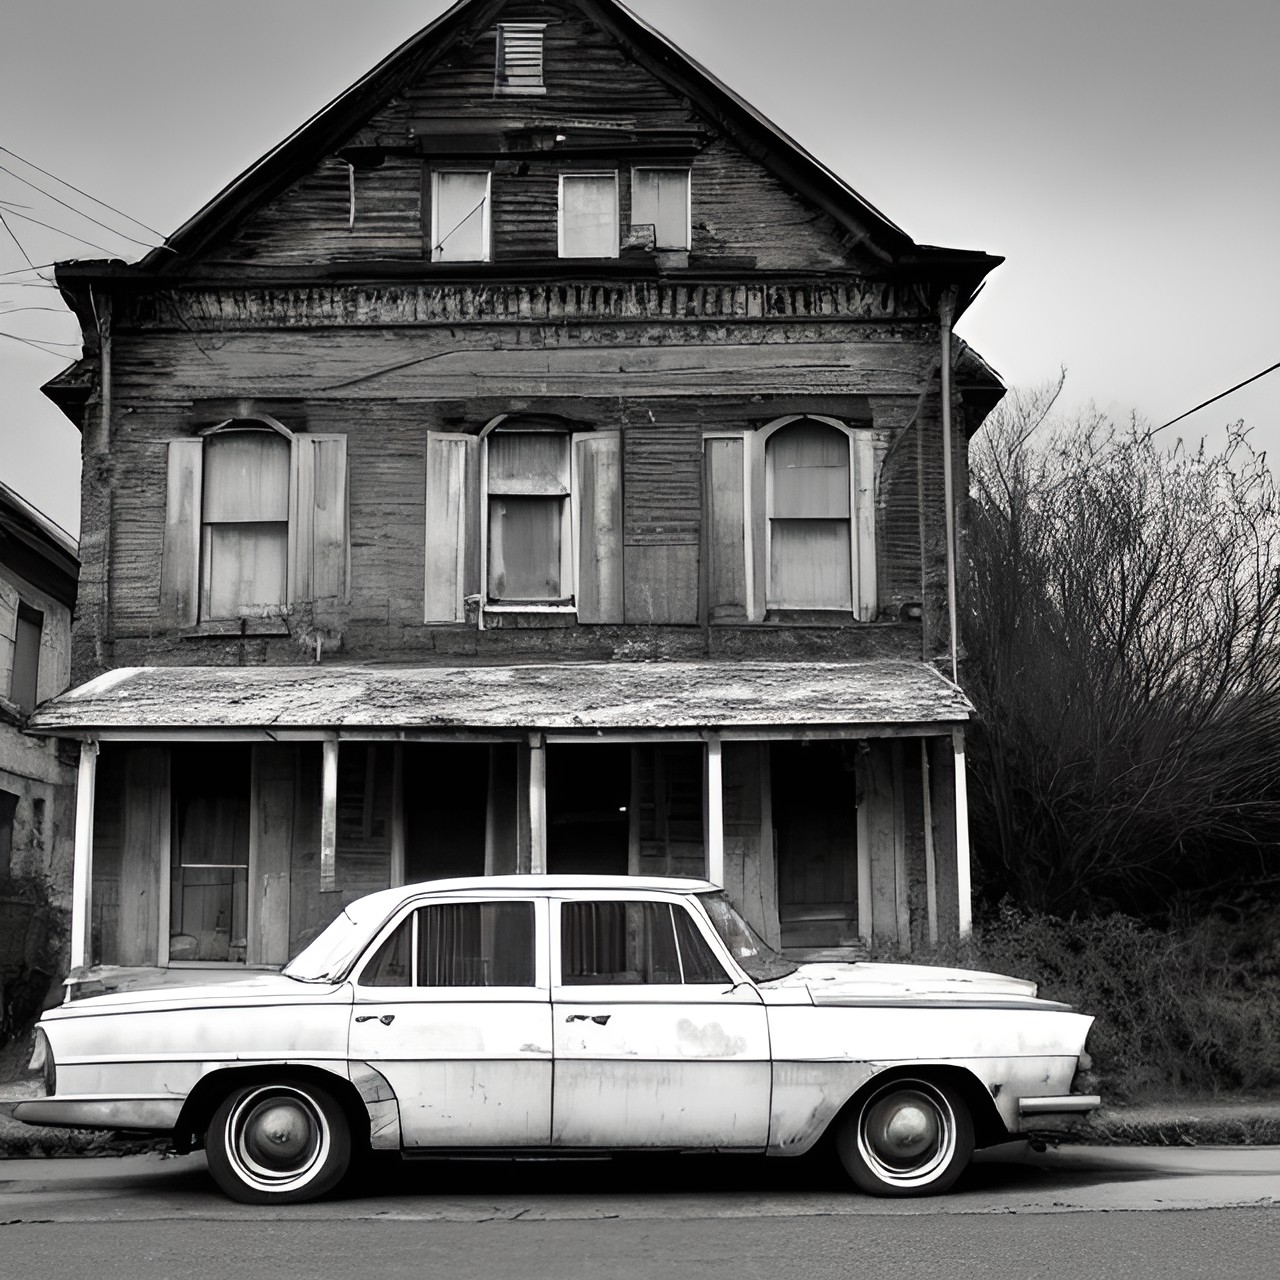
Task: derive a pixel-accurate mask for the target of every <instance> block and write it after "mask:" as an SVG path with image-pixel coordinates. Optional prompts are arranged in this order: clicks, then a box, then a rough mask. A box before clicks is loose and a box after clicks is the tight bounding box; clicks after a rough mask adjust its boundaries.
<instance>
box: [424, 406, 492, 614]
mask: <svg viewBox="0 0 1280 1280" xmlns="http://www.w3.org/2000/svg"><path fill="white" fill-rule="evenodd" d="M477 446H478V441H476V439H475V438H474V437H472V436H462V435H448V434H445V433H444V432H440V431H428V432H427V495H426V512H427V529H426V535H427V536H426V579H425V589H424V596H425V606H426V607H425V611H424V618H423V620H424V621H426V622H464V621H465V620H466V605H465V599H466V597H467V596H468V595H471V594H474V593H475V592H477V591H479V589H480V588H479V562H478V559H477V550H478V547H477V543H478V536H477V521H478V519H479V506H478V498H477V494H478V485H477V483H476V481H477V475H476V470H477V456H478V455H477Z"/></svg>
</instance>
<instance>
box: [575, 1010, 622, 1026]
mask: <svg viewBox="0 0 1280 1280" xmlns="http://www.w3.org/2000/svg"><path fill="white" fill-rule="evenodd" d="M611 1016H612V1015H610V1014H607V1013H593V1014H586V1013H571V1014H570V1015H569V1016H568V1017H567V1018H566V1019H565V1021H566V1022H594V1023H595V1024H596V1025H597V1026H599V1027H603V1026H604V1024H605V1023H606V1022H608V1021H609V1018H610V1017H611Z"/></svg>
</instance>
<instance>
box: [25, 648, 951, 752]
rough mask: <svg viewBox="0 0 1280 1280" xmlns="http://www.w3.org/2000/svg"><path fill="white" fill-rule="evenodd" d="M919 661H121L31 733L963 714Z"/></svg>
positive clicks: (519, 726) (606, 726)
mask: <svg viewBox="0 0 1280 1280" xmlns="http://www.w3.org/2000/svg"><path fill="white" fill-rule="evenodd" d="M971 710H972V707H971V705H970V703H969V701H968V699H967V698H966V697H965V696H964V694H963V692H962V691H961V690H960V689H959V688H958V687H957V686H956V685H954V684H952V683H951V682H950V681H949V680H947V679H946V678H944V677H943V676H942V675H940V674H939V673H938V672H937V671H936V670H934V668H933V667H930V666H928V665H927V664H925V663H923V662H904V661H899V660H880V661H873V662H845V663H835V662H831V663H827V662H823V663H817V662H623V661H618V662H599V663H557V664H554V665H551V664H547V665H537V666H479V667H433V666H421V667H384V666H334V665H323V666H312V667H122V668H119V669H117V670H115V671H109V672H107V673H106V674H105V675H102V676H99V677H98V678H97V679H95V680H91V681H89V682H88V683H87V684H83V685H81V686H79V688H76V689H71V690H68V691H67V692H66V693H63V694H61V695H59V696H58V697H56V698H53V699H51V700H50V701H48V702H46V703H44V704H43V705H42V706H40V707H39V708H38V709H37V711H36V712H35V714H34V715H33V716H32V718H31V721H30V725H29V727H30V729H32V730H35V731H37V732H45V733H53V734H64V735H68V736H80V735H86V734H92V733H95V732H99V731H102V732H110V731H112V730H128V731H132V732H134V733H137V732H138V731H140V730H142V731H145V730H156V731H162V730H188V731H190V730H219V729H226V730H235V729H240V730H255V729H257V730H267V731H276V730H285V731H299V730H335V729H336V730H344V729H345V730H360V729H371V730H372V729H388V730H396V729H404V730H432V729H440V730H451V729H478V730H490V731H494V730H527V729H533V730H560V731H573V730H597V729H598V730H605V731H608V730H655V729H681V730H690V729H705V728H710V729H716V728H722V727H723V728H733V729H747V728H755V727H760V728H777V727H782V726H799V727H805V726H827V727H838V726H843V725H860V726H867V727H868V728H874V727H876V726H883V727H885V728H886V729H890V728H891V727H895V726H900V727H906V726H911V725H915V724H922V723H939V722H955V721H964V720H967V719H968V717H969V713H970V711H971Z"/></svg>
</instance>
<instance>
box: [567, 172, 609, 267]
mask: <svg viewBox="0 0 1280 1280" xmlns="http://www.w3.org/2000/svg"><path fill="white" fill-rule="evenodd" d="M560 256H561V257H562V258H616V257H617V256H618V178H617V175H616V174H612V173H608V174H595V173H565V174H561V176H560Z"/></svg>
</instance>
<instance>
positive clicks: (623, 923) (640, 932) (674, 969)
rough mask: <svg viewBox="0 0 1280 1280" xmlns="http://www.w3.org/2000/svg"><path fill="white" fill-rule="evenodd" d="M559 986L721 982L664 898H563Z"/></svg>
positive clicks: (681, 914) (684, 918)
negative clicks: (627, 900)
mask: <svg viewBox="0 0 1280 1280" xmlns="http://www.w3.org/2000/svg"><path fill="white" fill-rule="evenodd" d="M560 981H561V985H563V986H617V985H667V986H674V985H678V984H680V983H701V982H719V983H724V982H727V981H728V979H727V977H726V976H725V973H724V970H723V968H721V967H720V965H719V964H718V962H717V961H716V958H715V956H714V955H713V954H712V953H711V951H710V948H708V946H707V944H706V941H705V940H704V939H703V938H701V937H700V936H699V935H698V933H697V930H696V929H695V928H694V927H693V921H692V920H690V919H689V917H688V913H687V912H686V911H685V910H684V909H683V908H680V907H673V906H672V905H671V904H670V903H666V902H565V903H563V904H561V908H560Z"/></svg>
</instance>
